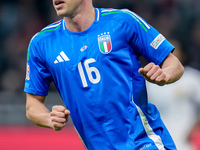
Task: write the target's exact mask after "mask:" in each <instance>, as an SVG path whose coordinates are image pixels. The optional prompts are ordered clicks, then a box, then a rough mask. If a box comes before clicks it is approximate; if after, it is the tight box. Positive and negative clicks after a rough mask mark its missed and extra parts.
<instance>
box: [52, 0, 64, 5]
mask: <svg viewBox="0 0 200 150" xmlns="http://www.w3.org/2000/svg"><path fill="white" fill-rule="evenodd" d="M63 3H64V2H63V1H60V0H55V1H54V4H55V6H58V5H60V4H63Z"/></svg>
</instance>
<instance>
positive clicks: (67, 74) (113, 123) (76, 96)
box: [24, 0, 184, 150]
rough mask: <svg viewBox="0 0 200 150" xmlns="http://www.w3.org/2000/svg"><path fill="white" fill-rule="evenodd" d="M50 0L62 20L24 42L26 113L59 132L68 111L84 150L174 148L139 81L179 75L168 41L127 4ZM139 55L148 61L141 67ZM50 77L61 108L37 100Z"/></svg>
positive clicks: (163, 80)
mask: <svg viewBox="0 0 200 150" xmlns="http://www.w3.org/2000/svg"><path fill="white" fill-rule="evenodd" d="M53 5H54V7H55V10H56V12H57V15H59V16H63V19H62V20H60V21H58V22H55V23H53V24H51V25H49V26H47V27H46V28H44V29H43V30H42V31H40V32H39V33H37V34H36V35H35V36H34V37H33V38H32V40H31V42H30V44H29V49H28V55H27V72H26V81H25V88H24V91H25V92H26V93H27V103H26V114H27V117H28V118H29V119H30V120H31V121H32V122H34V123H35V124H37V125H39V126H43V127H48V128H52V129H54V130H56V131H58V130H61V129H62V128H63V127H64V126H65V123H66V122H67V118H68V116H69V115H70V116H71V118H72V121H73V123H74V126H75V128H76V129H77V132H78V133H79V135H80V137H81V138H82V141H83V142H84V144H85V147H86V148H87V149H88V150H114V149H118V150H129V149H130V150H133V149H134V150H156V149H159V150H165V149H170V150H172V149H176V147H175V144H174V142H173V140H172V138H171V136H170V134H169V133H168V131H167V129H166V127H165V125H164V124H163V122H162V120H161V118H160V115H159V112H158V110H157V109H156V107H155V106H154V105H153V104H151V103H150V102H149V101H148V99H147V92H146V86H145V79H146V80H148V81H150V82H152V83H155V84H158V85H165V84H169V83H173V82H175V81H176V80H178V79H179V78H180V77H181V76H182V74H183V70H184V69H183V66H182V65H181V63H180V62H179V60H178V59H177V58H176V57H175V56H174V55H173V54H172V53H171V52H172V51H173V50H174V47H173V46H172V45H171V44H170V43H169V42H168V41H167V40H166V39H165V37H164V36H163V35H162V34H160V33H158V32H157V31H156V30H155V29H154V28H153V27H151V26H150V25H148V24H147V23H146V22H145V21H144V20H143V19H142V18H140V17H139V16H138V15H137V14H135V13H133V12H131V11H129V10H124V9H122V10H121V9H120V10H116V9H97V8H94V7H93V5H92V0H53ZM141 55H142V56H144V57H145V58H146V59H147V60H148V61H149V62H150V63H149V64H147V65H146V66H145V67H144V68H141V65H140V63H139V56H141ZM51 82H54V84H55V86H56V88H57V90H58V92H59V93H60V95H61V97H62V99H63V101H64V103H65V106H66V107H64V106H54V107H53V108H52V110H51V111H49V110H48V109H47V108H46V106H45V105H44V102H45V97H46V96H47V95H48V88H49V84H50V83H51Z"/></svg>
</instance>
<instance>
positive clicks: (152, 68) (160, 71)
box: [138, 53, 184, 86]
mask: <svg viewBox="0 0 200 150" xmlns="http://www.w3.org/2000/svg"><path fill="white" fill-rule="evenodd" d="M138 72H139V73H140V74H141V75H142V76H143V77H144V78H145V79H146V80H147V81H149V82H151V83H155V84H158V85H161V86H162V85H165V84H170V83H173V82H175V81H177V80H178V79H180V78H181V76H182V75H183V72H184V67H183V66H182V64H181V62H180V61H179V60H178V58H177V57H176V56H174V55H173V54H172V53H170V54H169V55H168V56H167V57H166V59H165V60H164V61H163V62H162V63H161V65H160V66H158V65H155V64H154V63H149V64H147V65H146V66H145V67H144V68H140V69H139V70H138Z"/></svg>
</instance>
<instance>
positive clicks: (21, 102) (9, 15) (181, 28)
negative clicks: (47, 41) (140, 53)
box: [0, 0, 200, 125]
mask: <svg viewBox="0 0 200 150" xmlns="http://www.w3.org/2000/svg"><path fill="white" fill-rule="evenodd" d="M93 3H94V6H95V7H104V8H127V9H130V10H132V11H134V12H135V13H137V14H138V15H140V16H141V17H142V18H144V19H145V20H146V21H147V22H148V23H149V24H150V25H152V26H153V27H155V28H156V29H157V30H158V31H159V32H161V33H162V34H163V35H164V36H165V37H166V38H167V39H173V40H176V41H178V42H179V44H180V45H181V47H182V51H183V53H184V56H185V59H184V62H183V64H184V65H189V66H191V67H193V68H195V69H196V70H198V71H199V70H200V1H199V0H109V1H108V0H93ZM59 19H61V18H59V17H57V16H56V13H55V11H54V8H53V5H52V1H49V0H0V125H16V124H18V125H24V124H31V123H30V122H29V121H28V120H27V119H26V116H25V93H24V92H23V88H24V80H25V72H26V71H25V69H26V55H27V49H28V45H29V42H30V40H31V38H32V36H33V35H34V34H35V33H37V32H39V31H40V30H41V29H42V28H44V27H45V26H47V25H48V24H50V23H52V22H55V21H57V20H59ZM47 99H48V100H47V105H48V106H49V108H51V106H52V105H54V104H62V100H61V99H60V97H59V95H58V93H57V92H56V90H55V88H54V86H53V85H52V87H51V88H50V96H48V98H47Z"/></svg>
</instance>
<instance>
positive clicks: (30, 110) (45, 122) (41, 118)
mask: <svg viewBox="0 0 200 150" xmlns="http://www.w3.org/2000/svg"><path fill="white" fill-rule="evenodd" d="M27 99H28V100H27V103H26V116H27V118H28V119H29V120H30V121H32V122H33V123H35V124H36V125H38V126H41V127H46V128H52V123H51V119H50V111H49V110H48V109H47V108H46V107H45V105H44V104H43V102H42V101H38V100H37V99H36V96H35V97H31V96H30V95H27Z"/></svg>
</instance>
